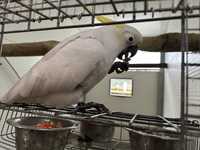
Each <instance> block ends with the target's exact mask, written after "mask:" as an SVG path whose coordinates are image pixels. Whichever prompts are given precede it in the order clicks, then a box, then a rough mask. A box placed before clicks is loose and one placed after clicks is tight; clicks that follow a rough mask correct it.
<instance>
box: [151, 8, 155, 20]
mask: <svg viewBox="0 0 200 150" xmlns="http://www.w3.org/2000/svg"><path fill="white" fill-rule="evenodd" d="M151 15H152V18H154V15H155V11H154V9H153V7H151Z"/></svg>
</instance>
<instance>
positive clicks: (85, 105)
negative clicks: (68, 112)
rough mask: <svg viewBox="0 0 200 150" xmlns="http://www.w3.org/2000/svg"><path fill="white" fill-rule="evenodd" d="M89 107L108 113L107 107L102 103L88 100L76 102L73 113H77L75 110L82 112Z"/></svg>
mask: <svg viewBox="0 0 200 150" xmlns="http://www.w3.org/2000/svg"><path fill="white" fill-rule="evenodd" d="M90 109H96V111H97V112H98V113H109V112H110V111H109V109H108V108H107V107H106V106H105V105H103V104H99V103H95V102H89V103H83V102H80V103H78V104H77V106H76V108H75V110H74V113H77V112H83V113H84V112H87V110H90Z"/></svg>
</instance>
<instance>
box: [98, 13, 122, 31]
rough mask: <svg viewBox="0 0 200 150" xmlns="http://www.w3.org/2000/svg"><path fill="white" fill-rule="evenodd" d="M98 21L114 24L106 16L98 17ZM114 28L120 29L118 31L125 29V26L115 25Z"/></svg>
mask: <svg viewBox="0 0 200 150" xmlns="http://www.w3.org/2000/svg"><path fill="white" fill-rule="evenodd" d="M96 19H97V20H98V21H99V22H101V23H111V22H114V21H113V20H112V19H110V18H108V17H105V16H97V17H96ZM113 26H114V27H116V28H118V29H123V28H124V27H125V25H123V24H116V25H113Z"/></svg>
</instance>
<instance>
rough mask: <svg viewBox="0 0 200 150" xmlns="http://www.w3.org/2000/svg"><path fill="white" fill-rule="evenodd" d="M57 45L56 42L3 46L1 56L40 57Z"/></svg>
mask: <svg viewBox="0 0 200 150" xmlns="http://www.w3.org/2000/svg"><path fill="white" fill-rule="evenodd" d="M58 43H59V42H58V41H42V42H33V43H16V44H14V43H12V44H3V51H2V55H3V56H6V57H12V56H15V57H16V56H42V55H44V54H46V53H47V52H48V51H49V50H51V49H52V48H53V47H55V46H56V45H57V44H58Z"/></svg>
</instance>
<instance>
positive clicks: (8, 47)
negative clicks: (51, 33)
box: [2, 33, 200, 57]
mask: <svg viewBox="0 0 200 150" xmlns="http://www.w3.org/2000/svg"><path fill="white" fill-rule="evenodd" d="M188 41H189V51H193V52H200V34H194V33H191V34H188ZM58 43H59V41H41V42H33V43H18V44H13V43H12V44H4V45H3V53H2V55H3V56H6V57H11V56H13V57H17V56H42V55H44V54H46V53H47V52H48V51H49V50H51V49H52V48H53V47H55V46H56V45H57V44H58ZM180 47H181V34H180V33H168V34H162V35H159V36H154V37H144V40H143V43H142V44H140V45H139V49H140V50H142V51H149V52H180V51H181V49H180Z"/></svg>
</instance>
